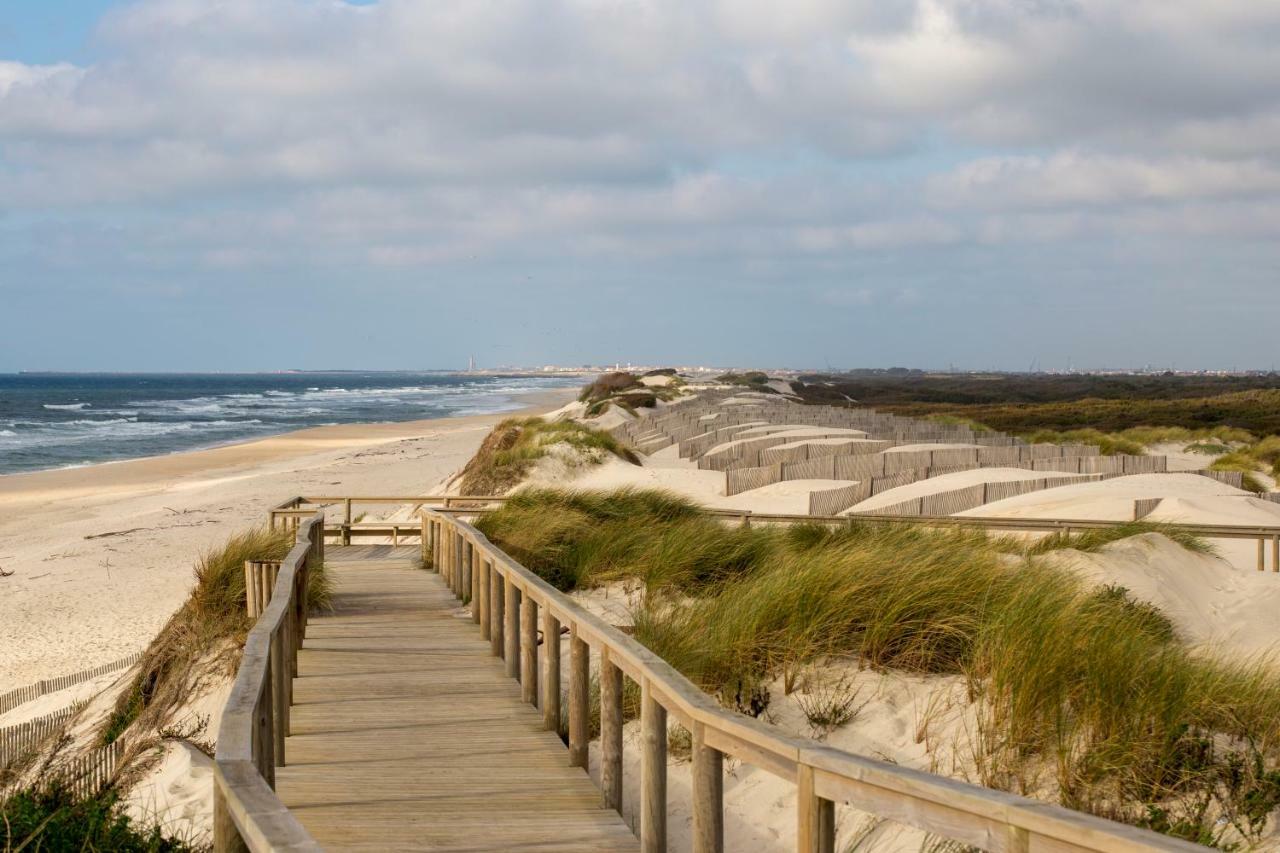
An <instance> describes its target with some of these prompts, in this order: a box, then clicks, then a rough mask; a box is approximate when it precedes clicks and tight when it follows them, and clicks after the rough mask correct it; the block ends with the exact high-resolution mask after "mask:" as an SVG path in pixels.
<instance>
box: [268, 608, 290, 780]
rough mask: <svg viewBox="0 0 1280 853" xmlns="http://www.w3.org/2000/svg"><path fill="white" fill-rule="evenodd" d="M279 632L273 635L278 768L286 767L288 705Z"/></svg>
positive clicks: (273, 713)
mask: <svg viewBox="0 0 1280 853" xmlns="http://www.w3.org/2000/svg"><path fill="white" fill-rule="evenodd" d="M281 639H282V638H281V637H280V634H279V632H278V631H277V632H275V633H273V634H272V635H271V646H270V650H271V679H272V680H271V719H272V721H273V725H272V735H273V738H272V741H273V748H274V756H273V758H274V761H275V766H276V767H283V766H284V730H285V716H286V715H287V714H288V705H287V704H286V703H285V688H284V683H285V668H284V644H283V643H282V642H281Z"/></svg>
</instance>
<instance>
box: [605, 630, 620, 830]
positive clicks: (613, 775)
mask: <svg viewBox="0 0 1280 853" xmlns="http://www.w3.org/2000/svg"><path fill="white" fill-rule="evenodd" d="M600 792H601V794H602V795H603V799H604V805H605V807H606V808H610V809H613V810H614V811H617V812H618V813H619V814H621V813H622V670H620V669H618V667H616V666H614V665H613V663H612V662H611V661H610V660H609V649H608V647H607V646H606V647H604V648H602V649H601V650H600Z"/></svg>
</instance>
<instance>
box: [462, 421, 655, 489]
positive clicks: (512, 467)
mask: <svg viewBox="0 0 1280 853" xmlns="http://www.w3.org/2000/svg"><path fill="white" fill-rule="evenodd" d="M557 446H561V447H562V448H567V449H570V450H572V451H575V453H576V457H575V458H576V461H579V462H585V463H587V464H599V463H601V462H603V461H604V460H605V459H606V458H608V457H609V456H616V457H618V458H619V459H623V460H626V461H627V462H630V463H632V464H637V465H638V464H639V460H638V459H637V458H636V456H635V454H634V453H632V452H631V451H630V450H629V449H627V448H626V447H623V446H622V444H621V443H619V442H618V440H617V439H615V438H614V437H613V436H611V435H609V433H607V432H602V431H600V430H595V429H592V428H591V427H588V426H584V425H582V424H580V423H576V422H574V421H548V420H546V419H544V418H507V419H506V420H504V421H502V422H501V423H499V424H498V425H497V426H495V427H494V428H493V431H492V432H490V433H489V435H488V436H487V437H486V438H485V440H484V442H483V443H482V444H481V445H480V449H479V450H477V451H476V455H475V456H473V457H472V458H471V461H469V462H468V463H467V465H466V467H465V468H463V469H462V483H461V486H460V491H461V494H463V495H500V494H503V493H505V492H506V491H507V490H508V489H510V488H512V487H514V486H516V485H518V484H519V483H520V482H521V481H522V480H523V479H524V477H525V476H526V475H527V474H528V473H529V469H530V468H532V467H533V464H534V463H535V462H537V461H538V460H539V459H542V458H544V457H546V456H547V455H548V454H549V453H551V452H553V450H554V449H555V448H556V447H557Z"/></svg>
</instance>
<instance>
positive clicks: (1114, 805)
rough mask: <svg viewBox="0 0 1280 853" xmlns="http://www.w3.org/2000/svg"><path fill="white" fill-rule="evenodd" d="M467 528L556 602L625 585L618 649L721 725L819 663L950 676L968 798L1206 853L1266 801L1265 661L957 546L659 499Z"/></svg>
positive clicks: (923, 536) (1070, 575)
mask: <svg viewBox="0 0 1280 853" xmlns="http://www.w3.org/2000/svg"><path fill="white" fill-rule="evenodd" d="M480 527H481V528H482V530H483V531H484V532H485V533H486V534H487V535H488V536H489V537H490V538H491V539H493V540H494V541H495V542H496V543H497V544H499V545H500V546H501V547H503V548H505V549H506V550H507V551H508V552H509V553H511V554H512V555H513V556H514V557H516V558H517V559H518V560H520V561H521V562H522V563H524V564H525V565H526V566H528V567H529V568H530V569H532V570H534V571H536V572H538V573H539V574H540V575H542V576H543V577H545V578H547V579H548V580H549V581H551V582H552V583H554V584H555V585H556V586H558V587H559V588H560V589H564V590H572V589H577V588H582V587H590V586H593V585H596V584H600V583H606V582H609V581H613V580H619V579H630V580H632V581H635V582H638V583H640V584H643V586H644V589H645V592H646V595H645V596H644V597H643V600H642V604H641V605H640V607H639V609H638V611H637V612H636V613H635V614H634V617H635V619H634V621H635V624H634V631H635V636H636V637H637V639H639V640H640V641H641V642H643V643H645V644H646V645H647V646H649V647H650V648H651V649H653V650H654V651H655V652H657V653H658V654H660V655H662V656H663V657H664V658H665V659H666V660H668V661H669V662H670V663H671V664H672V665H674V666H675V667H676V668H678V669H679V670H680V671H682V672H683V673H685V674H686V675H687V676H688V677H689V678H691V679H692V680H693V681H695V682H696V683H698V684H699V685H701V686H702V687H703V688H704V689H705V690H707V691H709V692H711V693H714V694H716V695H718V696H719V697H720V698H721V700H722V701H723V702H724V703H725V704H726V705H728V706H731V707H737V708H740V709H741V710H744V711H747V712H750V713H760V711H761V710H762V705H767V702H768V697H767V694H766V693H764V692H763V689H762V686H761V685H763V684H764V683H765V682H766V681H767V680H769V679H772V678H774V677H776V676H779V675H781V676H783V678H784V684H790V683H791V682H792V680H793V676H794V675H795V674H796V673H799V672H802V671H804V670H806V669H807V668H812V667H813V666H815V665H820V664H821V662H822V661H824V660H828V659H831V658H852V659H855V660H857V661H859V662H861V664H862V665H863V666H866V667H872V668H876V669H881V670H884V671H900V672H912V673H919V674H925V675H930V674H937V675H951V676H955V675H959V676H962V677H963V678H964V679H965V681H966V683H967V684H968V685H969V692H970V695H971V696H972V697H973V700H974V701H975V702H977V703H979V710H980V713H979V719H980V720H981V726H980V731H979V732H978V733H977V734H978V736H977V737H976V738H975V741H976V743H975V755H974V756H973V759H974V767H975V772H977V773H979V774H980V777H981V779H982V780H983V781H984V782H985V783H986V784H989V785H992V786H996V787H1001V788H1007V789H1013V790H1020V791H1023V792H1025V793H1034V794H1039V795H1042V796H1045V795H1048V796H1052V797H1056V798H1057V799H1059V800H1060V801H1061V802H1063V803H1065V804H1067V805H1069V806H1072V807H1073V808H1078V809H1083V810H1086V811H1090V812H1094V813H1097V814H1103V815H1106V816H1109V817H1114V818H1118V819H1121V820H1125V821H1128V822H1130V823H1134V824H1140V825H1145V826H1150V827H1152V828H1155V829H1158V830H1160V831H1163V832H1168V833H1172V834H1176V835H1180V836H1182V837H1188V838H1193V839H1195V840H1198V841H1208V842H1209V843H1226V841H1225V840H1226V839H1228V838H1232V837H1236V836H1239V837H1241V838H1252V837H1256V836H1257V835H1258V834H1259V833H1260V832H1261V827H1263V826H1265V824H1266V820H1267V815H1268V814H1269V813H1270V811H1271V810H1272V809H1274V808H1275V806H1276V805H1277V804H1278V803H1280V675H1278V674H1277V671H1276V669H1275V668H1274V667H1273V665H1272V662H1271V661H1269V660H1254V661H1238V660H1233V661H1228V660H1224V659H1221V658H1218V657H1215V656H1213V655H1211V654H1205V653H1198V652H1194V651H1193V650H1191V649H1190V648H1189V647H1188V646H1187V645H1186V644H1184V643H1183V642H1182V641H1181V640H1180V639H1179V638H1178V636H1177V632H1176V630H1175V629H1174V626H1173V624H1172V623H1171V622H1170V620H1169V619H1168V618H1167V617H1166V616H1165V615H1164V614H1163V613H1162V612H1161V611H1159V610H1158V609H1157V608H1155V607H1153V606H1151V605H1150V604H1147V603H1145V602H1142V601H1138V600H1135V599H1133V598H1132V596H1130V595H1129V593H1128V591H1127V590H1124V589H1123V588H1120V587H1114V586H1111V587H1107V586H1102V587H1097V586H1089V585H1088V584H1086V583H1085V582H1084V581H1083V580H1082V579H1081V578H1080V577H1079V576H1078V575H1076V574H1075V573H1074V572H1073V571H1071V569H1070V568H1069V567H1066V566H1064V565H1062V564H1061V561H1054V562H1048V561H1043V560H1041V559H1039V557H1038V555H1039V554H1040V553H1043V552H1045V551H1047V550H1056V549H1060V548H1063V547H1079V548H1082V549H1086V550H1098V549H1100V548H1101V547H1103V546H1104V545H1105V544H1106V543H1107V542H1109V541H1115V539H1117V538H1120V537H1122V536H1124V535H1134V534H1137V533H1150V532H1160V533H1163V534H1165V535H1169V536H1170V537H1171V538H1173V539H1174V540H1175V541H1177V542H1179V543H1180V544H1181V545H1183V546H1184V547H1188V548H1191V549H1193V550H1197V551H1202V552H1203V551H1205V550H1207V546H1206V545H1205V544H1204V543H1203V542H1202V541H1200V540H1198V539H1196V538H1195V537H1192V536H1189V535H1187V534H1185V533H1183V532H1180V531H1178V530H1177V529H1176V528H1171V527H1164V526H1159V525H1151V524H1135V525H1133V526H1132V527H1128V526H1126V527H1124V528H1119V529H1118V530H1117V531H1116V532H1110V531H1107V532H1099V533H1097V534H1095V533H1093V532H1092V531H1090V532H1087V533H1085V534H1083V535H1082V536H1079V537H1073V538H1072V539H1065V538H1060V539H1057V540H1054V539H1053V538H1052V537H1051V538H1050V541H1048V543H1047V544H1045V540H1042V544H1039V545H1035V546H1031V547H1027V546H1025V545H1021V544H1018V543H1016V542H1015V541H1014V540H1011V539H1008V538H993V537H989V536H987V535H986V534H985V533H984V532H982V531H979V530H973V529H946V530H931V529H928V528H924V527H919V526H905V525H900V526H895V525H871V524H857V523H851V524H850V525H849V526H847V527H842V528H829V527H820V526H816V525H812V526H811V525H800V526H796V527H790V528H783V527H772V528H770V527H753V528H747V529H743V528H739V527H730V526H726V525H724V524H723V523H721V522H720V521H718V520H717V519H714V518H712V517H709V516H707V515H705V514H703V513H702V512H701V511H700V510H699V509H698V508H697V507H696V506H694V505H692V504H691V503H689V502H688V501H685V500H683V499H680V498H677V497H674V496H671V495H668V494H664V493H661V492H651V491H635V490H625V491H621V492H615V493H596V494H589V493H566V492H556V491H532V492H526V493H522V494H521V495H519V496H517V498H516V499H514V500H512V501H511V502H510V503H509V504H508V505H507V506H506V507H504V508H503V509H501V510H499V511H497V512H494V513H492V514H490V515H488V516H486V517H485V518H484V519H483V520H482V521H481V522H480Z"/></svg>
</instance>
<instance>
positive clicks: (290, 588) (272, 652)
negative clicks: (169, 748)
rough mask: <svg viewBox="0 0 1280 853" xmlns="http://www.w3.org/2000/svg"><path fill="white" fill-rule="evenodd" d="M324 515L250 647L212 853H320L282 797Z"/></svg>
mask: <svg viewBox="0 0 1280 853" xmlns="http://www.w3.org/2000/svg"><path fill="white" fill-rule="evenodd" d="M324 533H325V527H324V515H323V514H322V513H315V514H313V515H312V516H311V517H309V518H306V519H303V520H301V521H300V522H299V523H298V534H297V541H296V544H295V545H294V546H293V549H292V550H291V551H289V553H288V555H287V556H285V558H284V559H283V560H281V561H280V567H279V570H278V571H277V572H275V582H274V584H273V585H272V586H271V587H270V595H269V599H268V600H267V601H266V602H265V608H264V609H262V610H261V615H259V616H258V620H257V622H256V623H254V626H253V628H252V629H251V630H250V631H249V636H248V638H246V640H245V644H244V654H243V656H242V657H241V659H240V670H239V672H238V673H237V674H236V680H235V683H234V684H232V686H231V695H230V696H229V697H228V698H227V703H226V705H225V707H224V708H223V712H222V724H221V726H220V727H219V728H218V748H217V752H216V754H215V756H214V771H215V772H214V792H213V846H214V850H215V851H218V853H226V851H234V850H255V851H262V850H275V851H284V850H289V851H295V850H318V849H319V847H318V845H316V843H315V842H314V841H313V840H312V838H311V836H310V835H308V834H307V831H306V830H305V829H303V828H302V825H301V824H300V823H298V821H297V819H296V818H295V817H294V816H293V815H292V814H291V813H290V812H289V810H288V809H287V808H285V806H284V804H283V803H281V802H280V799H279V798H278V797H276V794H275V775H276V774H275V769H276V767H278V766H282V765H283V764H284V762H285V736H286V735H287V734H288V733H289V707H290V705H291V703H292V698H293V677H294V676H295V675H297V666H298V649H299V648H300V647H301V645H302V639H303V637H304V636H305V635H306V627H307V573H308V566H309V565H311V564H313V563H316V562H318V561H323V560H324Z"/></svg>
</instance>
